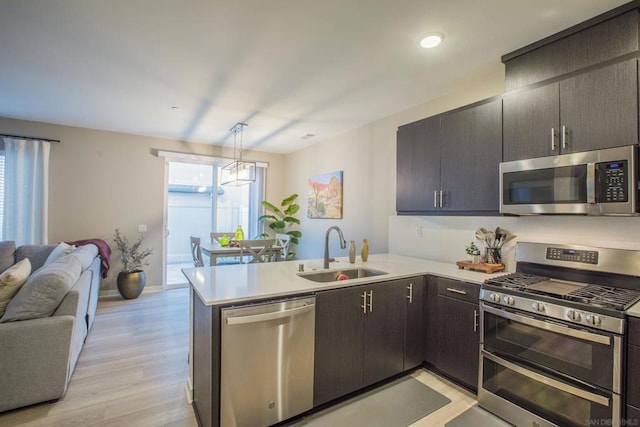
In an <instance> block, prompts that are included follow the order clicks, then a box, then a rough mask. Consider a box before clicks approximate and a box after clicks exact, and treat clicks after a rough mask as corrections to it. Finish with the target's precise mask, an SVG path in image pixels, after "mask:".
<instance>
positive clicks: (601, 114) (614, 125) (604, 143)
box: [560, 59, 638, 153]
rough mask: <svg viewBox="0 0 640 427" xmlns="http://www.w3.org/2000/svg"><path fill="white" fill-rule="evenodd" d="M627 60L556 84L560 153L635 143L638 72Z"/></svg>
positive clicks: (636, 132) (634, 63)
mask: <svg viewBox="0 0 640 427" xmlns="http://www.w3.org/2000/svg"><path fill="white" fill-rule="evenodd" d="M637 67H638V66H637V60H636V59H631V60H628V61H624V62H620V63H617V64H613V65H609V66H607V67H604V68H599V69H596V70H594V71H590V72H588V73H584V74H581V75H578V76H575V77H572V78H570V79H567V80H563V81H561V82H560V124H561V125H562V126H565V127H566V135H565V138H566V146H565V147H563V148H562V152H563V153H572V152H577V151H588V150H596V149H600V148H610V147H619V146H622V145H631V144H637V143H638V71H637Z"/></svg>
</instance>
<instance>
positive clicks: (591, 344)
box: [478, 242, 640, 427]
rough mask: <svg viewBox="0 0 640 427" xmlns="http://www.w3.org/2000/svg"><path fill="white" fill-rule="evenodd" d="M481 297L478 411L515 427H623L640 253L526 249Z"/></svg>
mask: <svg viewBox="0 0 640 427" xmlns="http://www.w3.org/2000/svg"><path fill="white" fill-rule="evenodd" d="M516 261H517V264H516V265H517V267H516V273H512V274H507V275H504V276H499V277H497V278H494V279H489V280H487V281H485V283H484V284H483V285H482V288H481V291H480V300H481V308H480V313H481V322H480V337H481V346H480V375H479V384H478V402H479V404H480V406H482V407H484V408H485V409H487V410H489V411H490V412H493V413H495V414H496V415H498V416H500V417H501V418H503V419H505V420H506V421H508V422H511V423H513V424H515V425H517V426H533V427H538V426H574V425H575V426H584V425H614V426H615V425H620V422H621V410H622V407H623V406H622V404H623V402H621V394H622V387H623V384H622V374H623V368H624V366H623V361H624V357H623V354H624V344H625V337H624V336H625V330H626V320H625V314H624V312H625V310H627V309H628V308H629V307H631V306H632V305H633V304H635V303H636V302H638V301H639V300H640V279H639V276H640V252H638V251H629V250H620V249H604V248H591V247H584V246H568V245H556V244H542V243H525V242H520V243H518V245H517V247H516Z"/></svg>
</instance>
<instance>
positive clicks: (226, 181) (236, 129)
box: [220, 123, 256, 186]
mask: <svg viewBox="0 0 640 427" xmlns="http://www.w3.org/2000/svg"><path fill="white" fill-rule="evenodd" d="M247 126H248V125H247V124H246V123H236V124H235V126H233V127H232V128H231V129H229V130H230V131H231V133H233V162H231V163H229V164H228V165H225V166H224V167H223V168H222V171H221V177H220V184H221V185H232V186H239V185H245V184H251V183H252V182H254V181H255V180H256V162H245V161H243V160H242V131H244V129H245V128H246V127H247ZM238 134H240V155H239V157H236V141H237V138H238Z"/></svg>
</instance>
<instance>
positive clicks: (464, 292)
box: [447, 288, 467, 295]
mask: <svg viewBox="0 0 640 427" xmlns="http://www.w3.org/2000/svg"><path fill="white" fill-rule="evenodd" d="M447 291H449V292H453V293H454V294H460V295H466V294H467V292H466V291H463V290H461V289H456V288H447Z"/></svg>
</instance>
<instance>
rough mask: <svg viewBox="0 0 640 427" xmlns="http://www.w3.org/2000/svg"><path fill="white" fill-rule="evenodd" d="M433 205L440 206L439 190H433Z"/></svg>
mask: <svg viewBox="0 0 640 427" xmlns="http://www.w3.org/2000/svg"><path fill="white" fill-rule="evenodd" d="M433 207H434V208H437V207H438V190H433Z"/></svg>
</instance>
